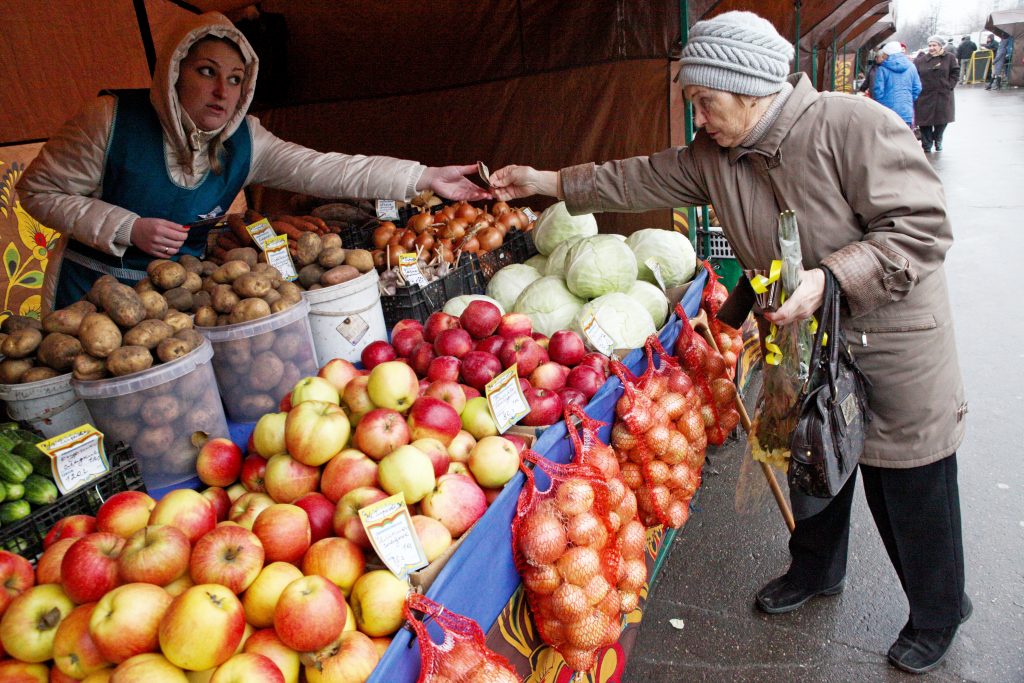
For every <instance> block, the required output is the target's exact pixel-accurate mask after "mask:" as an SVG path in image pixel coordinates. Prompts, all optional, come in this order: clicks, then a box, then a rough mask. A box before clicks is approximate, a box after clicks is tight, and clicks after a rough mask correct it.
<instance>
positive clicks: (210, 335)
mask: <svg viewBox="0 0 1024 683" xmlns="http://www.w3.org/2000/svg"><path fill="white" fill-rule="evenodd" d="M308 315H309V302H308V301H306V300H305V299H301V300H300V301H299V303H297V304H295V305H294V306H292V307H291V308H286V309H285V310H283V311H281V312H280V313H271V314H270V315H268V316H267V317H265V318H258V319H256V320H250V321H249V322H244V323H235V324H234V325H220V326H218V327H198V326H197V327H196V330H197V331H198V332H199V333H200V334H202V335H203V336H204V337H206V338H207V339H209V340H210V341H211V342H213V343H214V344H219V343H221V342H228V341H234V340H236V339H248V338H249V337H255V336H256V335H259V334H263V333H264V332H273V331H274V330H279V329H281V328H282V327H287V326H288V325H291V324H292V323H294V322H296V321H298V320H302V319H303V318H305V317H306V316H308Z"/></svg>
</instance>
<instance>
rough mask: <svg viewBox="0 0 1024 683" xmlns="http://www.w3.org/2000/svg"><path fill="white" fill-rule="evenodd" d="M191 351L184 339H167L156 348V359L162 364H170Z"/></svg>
mask: <svg viewBox="0 0 1024 683" xmlns="http://www.w3.org/2000/svg"><path fill="white" fill-rule="evenodd" d="M191 350H192V347H191V346H190V345H189V343H188V342H187V341H185V340H184V339H178V338H176V337H168V338H167V339H164V340H163V341H162V342H160V344H159V345H158V346H157V347H156V357H157V358H159V359H160V361H161V362H162V363H170V362H171V361H172V360H175V359H177V358H181V357H182V356H184V355H185V354H186V353H188V352H189V351H191Z"/></svg>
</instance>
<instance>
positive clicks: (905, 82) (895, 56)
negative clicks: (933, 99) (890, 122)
mask: <svg viewBox="0 0 1024 683" xmlns="http://www.w3.org/2000/svg"><path fill="white" fill-rule="evenodd" d="M882 54H883V55H884V56H885V59H884V60H883V61H882V62H881V63H880V64H879V65H878V68H877V69H876V72H875V82H874V84H873V85H872V86H871V97H873V98H874V100H875V101H876V102H878V103H879V104H882V105H884V106H886V107H888V108H889V109H892V110H893V111H894V112H896V113H897V114H899V115H900V118H901V119H903V120H904V121H905V122H906V123H907V125H908V126H910V127H911V128H913V127H914V101H915V100H917V97H918V95H920V94H921V80H920V79H919V78H918V75H917V70H916V69H914V65H913V64H911V63H910V60H909V59H907V56H906V55H905V54H903V46H902V45H900V44H899V43H898V42H896V41H895V40H893V41H891V42H888V43H886V44H885V45H883V46H882Z"/></svg>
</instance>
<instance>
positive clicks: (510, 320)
mask: <svg viewBox="0 0 1024 683" xmlns="http://www.w3.org/2000/svg"><path fill="white" fill-rule="evenodd" d="M496 332H497V333H498V335H499V336H502V337H505V338H506V339H514V338H516V337H520V336H530V334H532V333H533V322H531V321H530V316H528V315H526V314H525V313H506V314H505V315H503V316H501V322H500V323H498V329H497V330H496Z"/></svg>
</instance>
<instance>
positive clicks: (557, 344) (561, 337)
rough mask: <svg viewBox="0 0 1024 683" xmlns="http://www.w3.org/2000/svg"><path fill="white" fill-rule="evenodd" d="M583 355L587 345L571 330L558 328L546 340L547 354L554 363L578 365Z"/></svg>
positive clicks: (585, 353) (570, 365) (585, 352)
mask: <svg viewBox="0 0 1024 683" xmlns="http://www.w3.org/2000/svg"><path fill="white" fill-rule="evenodd" d="M585 355H587V347H586V346H584V344H583V339H581V338H580V335H578V334H576V333H575V332H573V331H572V330H558V331H557V332H555V333H554V334H553V335H551V339H550V340H549V341H548V356H549V357H550V358H551V360H553V361H555V362H556V363H561V364H562V365H567V366H569V367H573V366H575V365H579V363H580V361H581V360H583V356H585Z"/></svg>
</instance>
